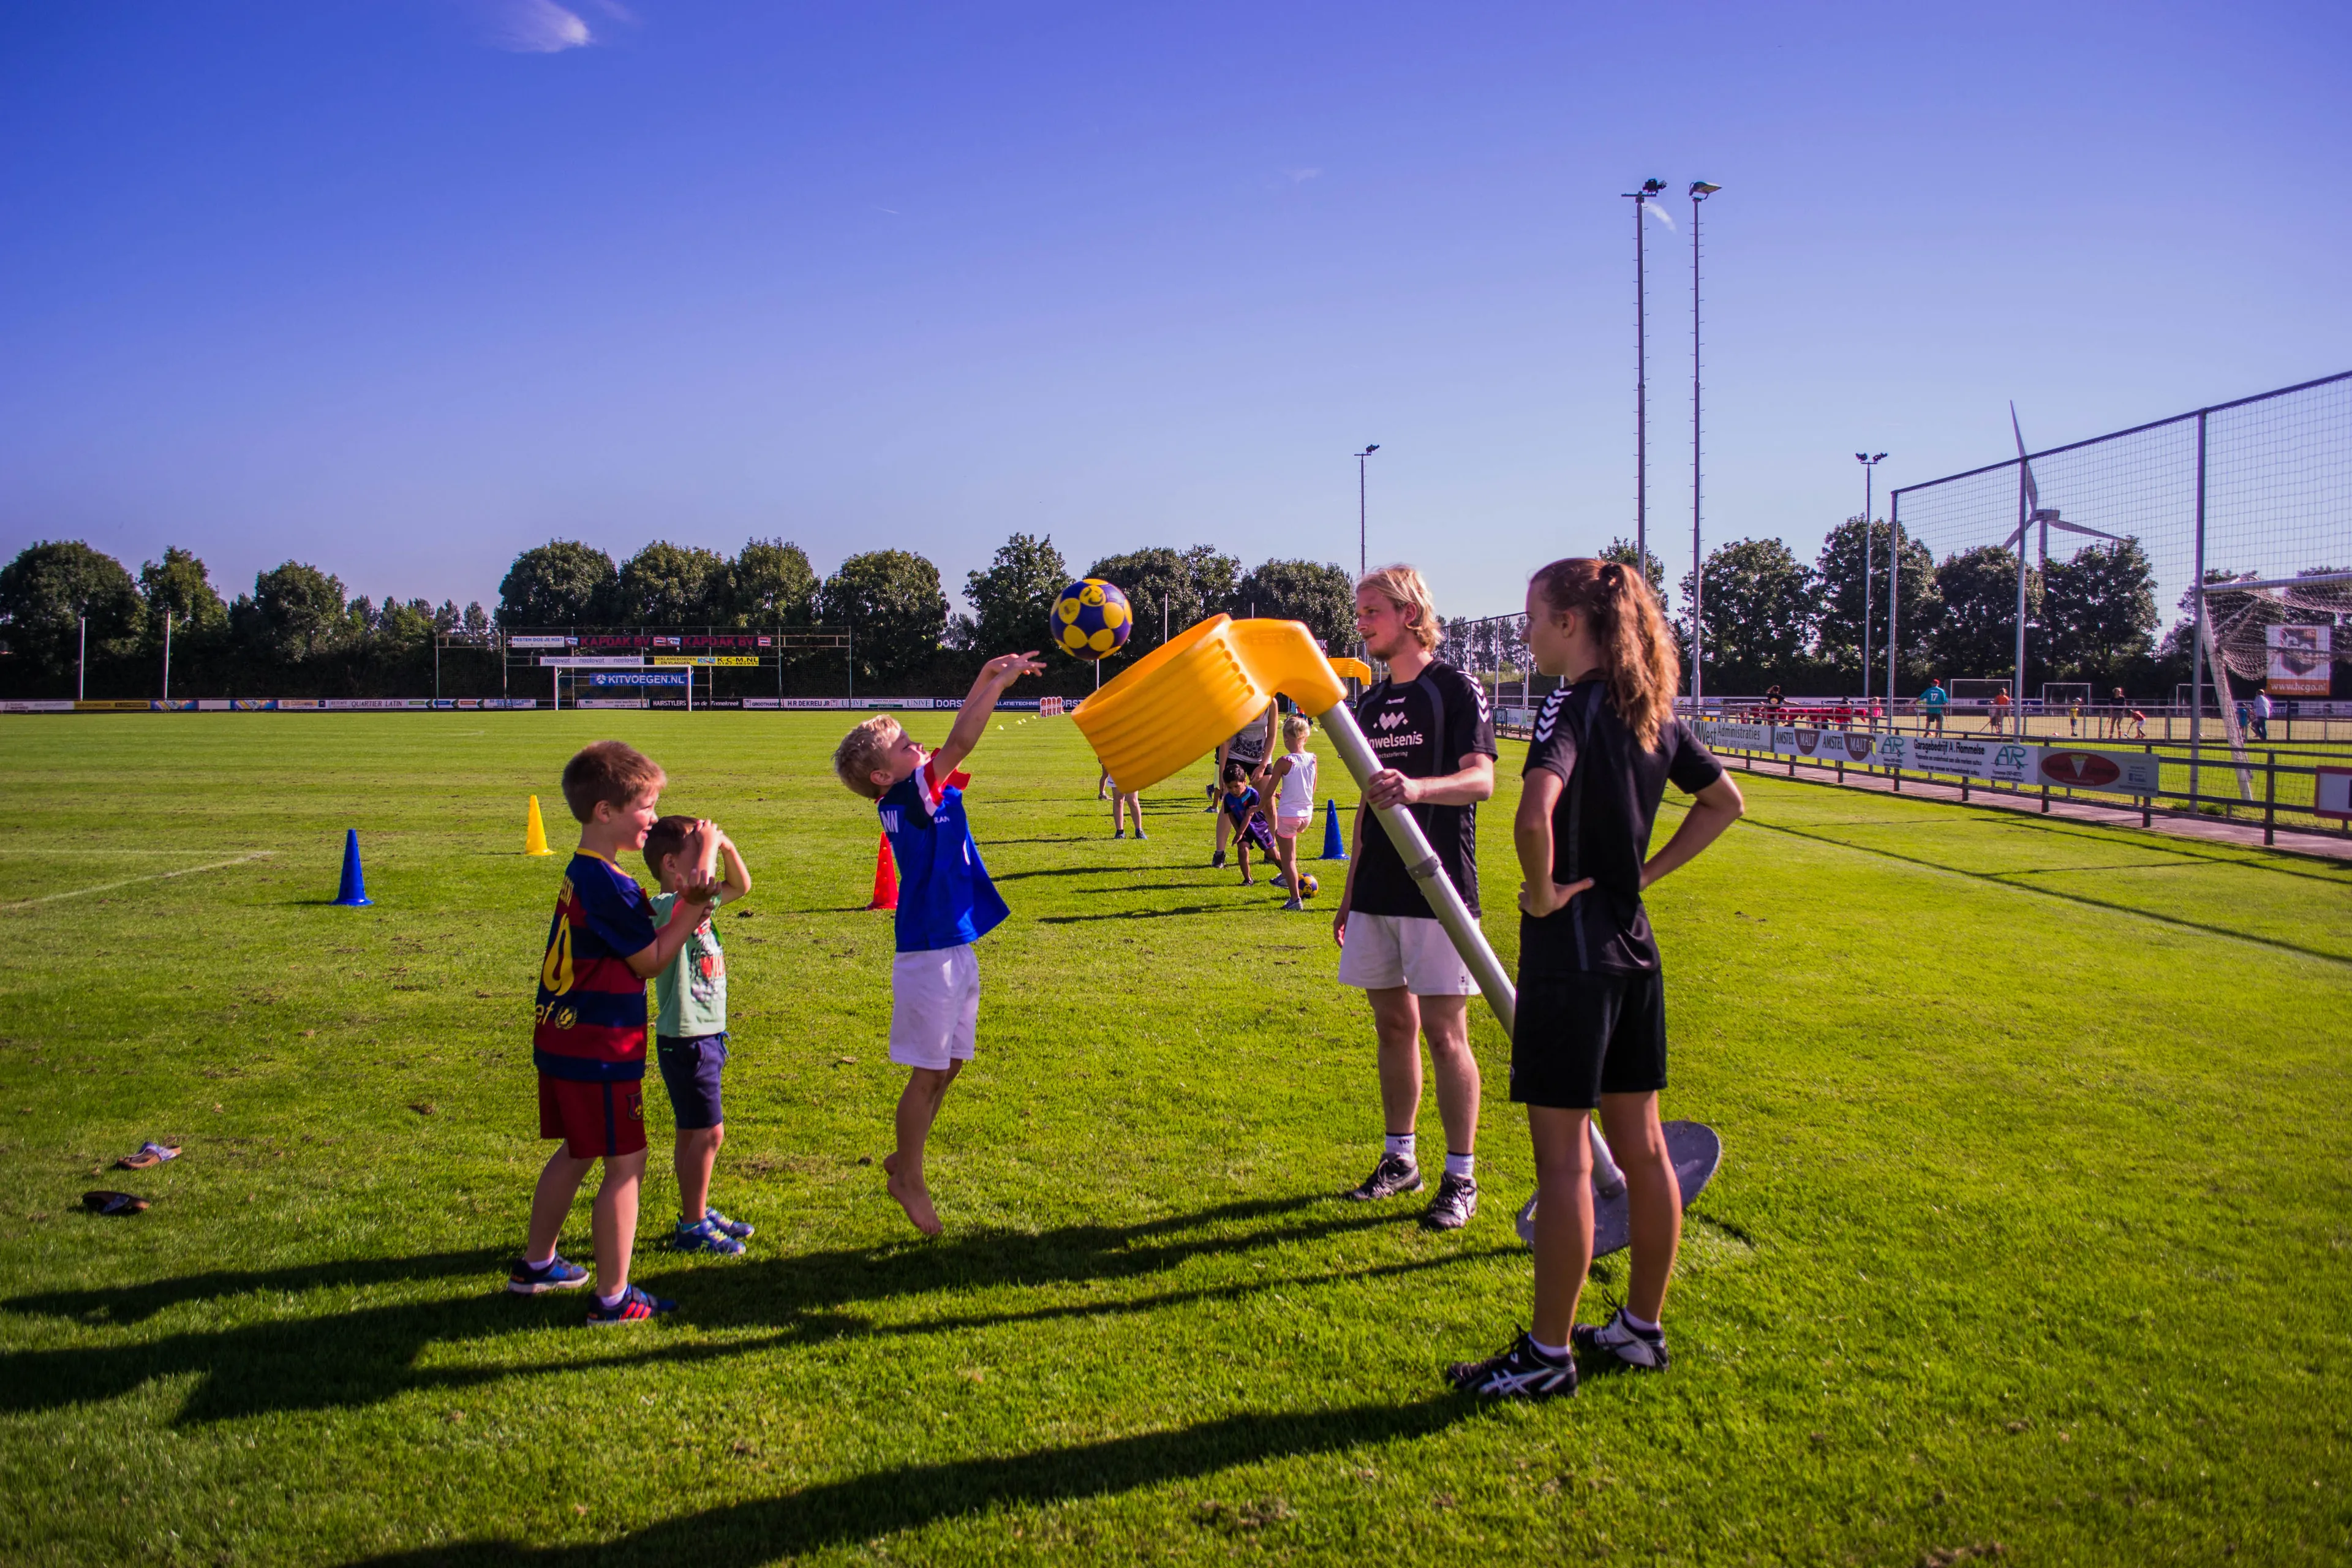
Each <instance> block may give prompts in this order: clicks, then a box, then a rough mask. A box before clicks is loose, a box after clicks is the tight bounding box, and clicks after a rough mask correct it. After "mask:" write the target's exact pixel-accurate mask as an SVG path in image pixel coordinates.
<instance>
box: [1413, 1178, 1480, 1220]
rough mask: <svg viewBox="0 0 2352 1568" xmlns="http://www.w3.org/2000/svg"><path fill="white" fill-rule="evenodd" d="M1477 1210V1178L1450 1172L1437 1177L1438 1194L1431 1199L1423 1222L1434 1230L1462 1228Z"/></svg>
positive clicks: (1422, 1217) (1423, 1216)
mask: <svg viewBox="0 0 2352 1568" xmlns="http://www.w3.org/2000/svg"><path fill="white" fill-rule="evenodd" d="M1477 1212H1478V1180H1477V1178H1476V1177H1475V1176H1456V1175H1451V1174H1448V1175H1444V1176H1440V1177H1438V1178H1437V1195H1436V1196H1435V1197H1433V1198H1431V1199H1430V1200H1429V1212H1428V1213H1427V1214H1424V1215H1422V1216H1421V1223H1422V1224H1423V1225H1425V1226H1429V1228H1430V1229H1432V1230H1460V1229H1461V1228H1462V1227H1463V1226H1465V1225H1468V1224H1469V1223H1470V1216H1471V1215H1474V1214H1476V1213H1477Z"/></svg>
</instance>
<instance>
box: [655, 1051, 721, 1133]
mask: <svg viewBox="0 0 2352 1568" xmlns="http://www.w3.org/2000/svg"><path fill="white" fill-rule="evenodd" d="M654 1057H655V1059H656V1060H657V1061H658V1062H659V1063H660V1064H661V1076H662V1087H663V1088H664V1089H667V1090H669V1104H670V1110H672V1111H673V1112H675V1113H676V1116H677V1128H678V1131H681V1132H686V1131H698V1130H699V1129H701V1128H705V1127H716V1126H718V1125H719V1123H720V1122H722V1121H726V1120H727V1118H726V1116H725V1114H724V1113H722V1112H721V1111H720V1110H719V1070H720V1069H721V1068H724V1067H726V1065H727V1037H726V1036H725V1035H724V1034H718V1035H688V1036H687V1037H684V1038H683V1039H681V1038H679V1037H677V1036H676V1035H662V1036H658V1037H656V1040H655V1043H654Z"/></svg>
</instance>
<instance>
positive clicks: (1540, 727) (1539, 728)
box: [1480, 686, 1568, 745]
mask: <svg viewBox="0 0 2352 1568" xmlns="http://www.w3.org/2000/svg"><path fill="white" fill-rule="evenodd" d="M1481 689H1482V690H1483V689H1484V688H1481ZM1567 694H1568V688H1567V687H1565V686H1563V687H1560V688H1559V689H1558V690H1556V691H1554V692H1553V693H1552V694H1551V695H1550V696H1549V697H1547V698H1545V699H1544V705H1543V711H1542V712H1540V713H1538V714H1537V715H1536V742H1537V743H1538V745H1540V744H1541V743H1542V742H1546V741H1549V740H1550V739H1551V732H1552V729H1553V726H1555V725H1557V724H1558V723H1559V702H1560V699H1561V698H1562V697H1565V696H1566V695H1567ZM1480 706H1481V708H1482V709H1483V707H1484V704H1481V705H1480Z"/></svg>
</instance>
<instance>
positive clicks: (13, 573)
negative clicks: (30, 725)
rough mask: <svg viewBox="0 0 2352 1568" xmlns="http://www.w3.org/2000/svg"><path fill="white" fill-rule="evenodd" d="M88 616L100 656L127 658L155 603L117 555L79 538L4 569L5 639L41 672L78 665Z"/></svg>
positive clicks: (0, 613)
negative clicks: (141, 590)
mask: <svg viewBox="0 0 2352 1568" xmlns="http://www.w3.org/2000/svg"><path fill="white" fill-rule="evenodd" d="M84 616H87V617H89V651H90V653H91V654H92V655H93V656H95V655H97V654H100V653H108V654H120V653H127V652H130V651H131V649H132V648H133V647H135V646H136V645H137V642H138V638H139V636H140V633H141V632H142V629H144V627H145V626H146V620H147V606H146V604H145V602H144V601H143V600H142V599H141V598H140V597H139V585H138V584H136V583H134V582H132V581H131V574H130V573H128V572H126V571H124V570H123V567H122V563H121V562H120V561H117V560H116V559H115V558H114V557H113V556H111V555H108V554H105V553H103V552H100V551H96V550H93V549H91V548H90V547H89V545H87V544H85V543H83V542H81V541H80V540H78V539H73V540H57V541H54V542H51V541H46V540H45V541H42V542H39V543H36V544H29V545H26V547H25V548H24V549H23V550H22V551H20V552H17V555H16V559H15V560H14V561H11V562H10V563H8V564H7V565H5V566H0V635H5V637H6V638H7V640H8V646H9V647H10V648H11V649H13V650H14V651H15V652H16V654H18V655H19V656H20V657H23V658H28V659H29V660H31V662H32V663H33V665H34V667H35V668H37V669H39V670H41V671H42V672H44V673H46V674H57V673H59V672H61V671H64V670H67V669H70V668H73V664H74V660H75V659H76V658H79V656H80V649H81V646H82V644H81V621H82V618H83V617H84Z"/></svg>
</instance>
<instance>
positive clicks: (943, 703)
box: [931, 697, 1043, 713]
mask: <svg viewBox="0 0 2352 1568" xmlns="http://www.w3.org/2000/svg"><path fill="white" fill-rule="evenodd" d="M1040 701H1041V702H1042V701H1043V699H1040ZM931 706H932V707H934V708H943V709H945V710H948V711H949V712H950V713H952V712H954V711H956V710H958V709H960V708H961V707H962V706H963V699H962V698H961V697H934V698H932V699H931Z"/></svg>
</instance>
